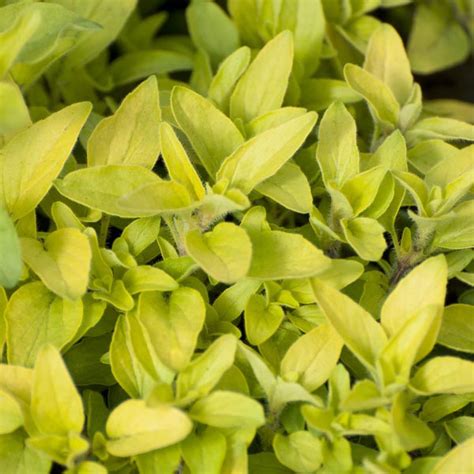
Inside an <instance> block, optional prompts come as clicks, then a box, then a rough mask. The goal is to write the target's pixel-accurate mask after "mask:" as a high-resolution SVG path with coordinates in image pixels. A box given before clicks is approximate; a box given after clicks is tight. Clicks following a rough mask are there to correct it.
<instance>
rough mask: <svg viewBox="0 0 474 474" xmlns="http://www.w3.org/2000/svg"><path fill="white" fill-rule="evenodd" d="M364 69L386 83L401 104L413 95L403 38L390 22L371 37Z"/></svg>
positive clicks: (411, 79)
mask: <svg viewBox="0 0 474 474" xmlns="http://www.w3.org/2000/svg"><path fill="white" fill-rule="evenodd" d="M364 69H365V70H366V71H368V72H370V73H372V74H373V75H374V76H376V77H377V78H379V79H380V80H381V81H382V82H383V83H384V84H386V85H387V86H388V87H389V88H390V89H391V91H392V92H393V95H394V96H395V98H396V99H397V101H398V103H399V104H400V105H403V104H405V102H406V101H407V100H408V98H409V97H410V95H411V91H412V87H413V76H412V74H411V70H410V62H409V61H408V57H407V54H406V52H405V48H404V46H403V42H402V39H401V38H400V36H399V34H398V33H397V31H396V30H395V29H394V28H393V26H391V25H389V24H388V23H383V24H382V25H381V26H379V28H377V30H375V33H373V35H372V36H371V37H370V41H369V44H368V46H367V53H366V56H365V61H364Z"/></svg>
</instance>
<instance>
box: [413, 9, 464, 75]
mask: <svg viewBox="0 0 474 474" xmlns="http://www.w3.org/2000/svg"><path fill="white" fill-rule="evenodd" d="M469 51H470V45H469V38H468V35H467V34H466V33H465V32H464V30H463V28H462V26H461V24H460V23H459V22H458V21H457V20H456V19H455V18H454V16H453V15H452V13H451V9H450V7H449V5H448V4H444V3H436V4H433V5H429V6H428V5H423V4H420V5H418V6H417V8H416V12H415V17H414V24H413V27H412V30H411V34H410V38H409V41H408V55H409V57H410V62H411V65H412V68H413V70H414V71H415V72H417V73H419V74H431V73H434V72H437V71H440V70H442V69H446V68H449V67H452V66H455V65H456V64H459V63H461V62H463V61H464V60H465V59H466V58H467V56H468V55H469Z"/></svg>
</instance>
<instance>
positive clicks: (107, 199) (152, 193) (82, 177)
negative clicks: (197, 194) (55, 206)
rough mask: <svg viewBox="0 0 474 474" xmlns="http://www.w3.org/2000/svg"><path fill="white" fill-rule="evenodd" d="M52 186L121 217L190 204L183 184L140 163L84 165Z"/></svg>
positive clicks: (75, 198)
mask: <svg viewBox="0 0 474 474" xmlns="http://www.w3.org/2000/svg"><path fill="white" fill-rule="evenodd" d="M55 186H56V188H57V189H58V191H59V192H60V193H61V194H62V195H64V196H66V197H67V198H69V199H71V200H72V201H75V202H78V203H79V204H82V205H84V206H87V207H90V208H92V209H98V210H100V211H102V212H105V213H107V214H111V215H116V216H120V217H148V216H151V215H156V214H158V213H160V212H170V211H172V210H175V209H179V208H182V207H187V206H189V205H190V203H191V201H190V197H189V195H188V193H187V192H186V189H185V188H184V187H183V186H181V185H180V184H178V183H174V182H171V181H164V180H162V179H161V178H160V177H159V176H158V175H156V174H155V173H153V172H152V171H149V170H147V169H146V168H143V167H142V166H133V165H106V166H96V167H93V168H85V169H81V170H77V171H73V172H72V173H69V174H68V175H66V177H65V178H64V179H63V180H60V181H56V183H55Z"/></svg>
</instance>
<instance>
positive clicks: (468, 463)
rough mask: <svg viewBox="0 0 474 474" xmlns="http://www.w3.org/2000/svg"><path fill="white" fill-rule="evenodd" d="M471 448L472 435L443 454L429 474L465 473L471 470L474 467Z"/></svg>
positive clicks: (473, 445) (473, 446)
mask: <svg viewBox="0 0 474 474" xmlns="http://www.w3.org/2000/svg"><path fill="white" fill-rule="evenodd" d="M473 449H474V437H472V438H469V439H468V440H466V441H464V443H461V444H459V445H458V446H456V447H455V448H454V449H452V450H451V451H449V452H448V453H447V454H446V455H445V456H443V457H442V458H441V459H440V460H439V461H438V463H437V464H436V465H435V466H434V468H433V470H432V471H431V474H451V473H453V472H459V473H463V474H464V473H466V474H467V473H469V472H471V471H472V470H473V469H474V459H473V457H472V450H473ZM460 469H462V470H460Z"/></svg>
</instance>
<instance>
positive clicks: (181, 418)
mask: <svg viewBox="0 0 474 474" xmlns="http://www.w3.org/2000/svg"><path fill="white" fill-rule="evenodd" d="M192 427H193V424H192V422H191V420H190V419H189V418H188V416H187V415H186V414H185V413H183V412H182V411H181V410H178V409H177V408H174V407H172V406H170V405H165V404H162V405H159V406H156V407H149V406H147V404H146V402H145V401H143V400H126V401H125V402H123V403H121V404H120V405H119V406H118V407H117V408H115V409H114V410H113V411H112V413H111V414H110V416H109V418H108V420H107V425H106V430H107V435H108V436H109V438H110V440H109V441H107V451H108V452H109V453H110V454H112V455H113V456H119V457H127V456H134V455H137V454H141V453H146V452H148V451H152V450H154V449H160V448H164V447H166V446H171V445H173V444H175V443H178V442H179V441H181V440H183V439H184V438H186V436H188V434H189V433H190V432H191V430H192Z"/></svg>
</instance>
